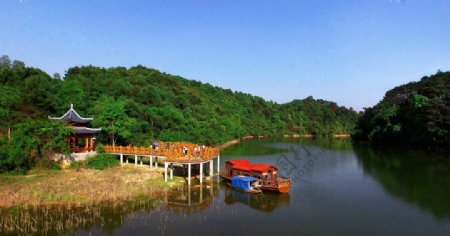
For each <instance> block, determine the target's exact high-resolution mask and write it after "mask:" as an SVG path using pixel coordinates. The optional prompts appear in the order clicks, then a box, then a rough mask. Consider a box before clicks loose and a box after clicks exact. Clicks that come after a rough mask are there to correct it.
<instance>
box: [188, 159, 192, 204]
mask: <svg viewBox="0 0 450 236" xmlns="http://www.w3.org/2000/svg"><path fill="white" fill-rule="evenodd" d="M188 185H191V163H188ZM189 190H190V188H189ZM190 193H191V191H189V200H190V199H191V195H190Z"/></svg>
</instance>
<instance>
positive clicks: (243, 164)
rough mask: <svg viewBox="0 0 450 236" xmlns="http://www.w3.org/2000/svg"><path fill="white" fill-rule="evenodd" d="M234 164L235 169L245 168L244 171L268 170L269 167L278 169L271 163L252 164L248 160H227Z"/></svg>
mask: <svg viewBox="0 0 450 236" xmlns="http://www.w3.org/2000/svg"><path fill="white" fill-rule="evenodd" d="M227 162H228V163H230V164H231V165H232V168H233V169H238V170H244V171H255V172H266V171H268V170H269V169H272V170H277V168H276V167H275V166H273V165H269V164H252V163H250V162H248V161H247V160H231V161H227Z"/></svg>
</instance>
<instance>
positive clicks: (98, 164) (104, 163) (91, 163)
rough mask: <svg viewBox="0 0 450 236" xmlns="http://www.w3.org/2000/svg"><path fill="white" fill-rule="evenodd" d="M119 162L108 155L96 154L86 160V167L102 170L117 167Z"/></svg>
mask: <svg viewBox="0 0 450 236" xmlns="http://www.w3.org/2000/svg"><path fill="white" fill-rule="evenodd" d="M118 165H119V161H118V160H116V158H115V157H114V156H113V155H111V154H108V153H101V154H97V155H96V156H95V157H91V158H88V160H87V167H88V168H91V169H97V170H103V169H106V168H110V167H114V166H118Z"/></svg>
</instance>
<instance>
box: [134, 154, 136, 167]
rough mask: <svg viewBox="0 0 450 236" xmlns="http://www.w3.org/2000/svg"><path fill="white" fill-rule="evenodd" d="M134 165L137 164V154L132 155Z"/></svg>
mask: <svg viewBox="0 0 450 236" xmlns="http://www.w3.org/2000/svg"><path fill="white" fill-rule="evenodd" d="M134 165H135V166H137V155H134Z"/></svg>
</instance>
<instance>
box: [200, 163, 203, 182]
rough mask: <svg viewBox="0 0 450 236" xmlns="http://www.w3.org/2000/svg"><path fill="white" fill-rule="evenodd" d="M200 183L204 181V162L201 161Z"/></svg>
mask: <svg viewBox="0 0 450 236" xmlns="http://www.w3.org/2000/svg"><path fill="white" fill-rule="evenodd" d="M200 183H203V163H200Z"/></svg>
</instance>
